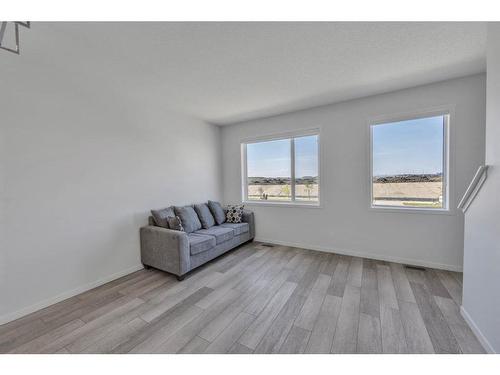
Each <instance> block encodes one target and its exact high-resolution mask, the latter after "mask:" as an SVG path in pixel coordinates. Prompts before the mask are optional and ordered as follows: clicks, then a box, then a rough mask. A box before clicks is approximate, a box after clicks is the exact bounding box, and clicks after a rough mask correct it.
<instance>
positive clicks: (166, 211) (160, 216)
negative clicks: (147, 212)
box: [151, 207, 175, 229]
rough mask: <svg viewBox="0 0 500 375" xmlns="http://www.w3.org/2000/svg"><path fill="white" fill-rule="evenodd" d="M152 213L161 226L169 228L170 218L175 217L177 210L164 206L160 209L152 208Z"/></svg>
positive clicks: (157, 223)
mask: <svg viewBox="0 0 500 375" xmlns="http://www.w3.org/2000/svg"><path fill="white" fill-rule="evenodd" d="M151 215H153V219H154V221H155V223H156V225H158V226H159V227H163V228H167V229H169V228H170V227H169V226H168V218H169V217H174V216H175V212H174V208H173V207H167V208H162V209H160V210H151Z"/></svg>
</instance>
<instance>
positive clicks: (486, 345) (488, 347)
mask: <svg viewBox="0 0 500 375" xmlns="http://www.w3.org/2000/svg"><path fill="white" fill-rule="evenodd" d="M460 313H461V314H462V316H463V318H464V320H465V321H466V322H467V324H468V325H469V327H470V329H472V332H474V334H475V335H476V337H477V339H478V340H479V342H480V343H481V345H482V346H483V348H484V350H486V352H487V353H490V354H496V352H495V350H494V349H493V346H491V344H490V342H489V341H488V340H487V339H486V337H485V336H484V335H483V333H482V332H481V330H480V329H479V327H478V326H477V325H476V323H475V322H474V321H473V320H472V318H471V316H470V315H469V313H468V312H467V311H466V310H465V309H464V307H463V306H460Z"/></svg>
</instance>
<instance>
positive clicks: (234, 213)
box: [226, 204, 245, 223]
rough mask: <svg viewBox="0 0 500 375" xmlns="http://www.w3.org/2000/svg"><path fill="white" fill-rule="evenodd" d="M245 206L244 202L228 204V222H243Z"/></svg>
mask: <svg viewBox="0 0 500 375" xmlns="http://www.w3.org/2000/svg"><path fill="white" fill-rule="evenodd" d="M244 208H245V206H244V205H242V204H235V205H229V206H227V212H226V221H227V222H228V223H241V219H242V218H243V209H244Z"/></svg>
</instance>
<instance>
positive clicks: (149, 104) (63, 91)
mask: <svg viewBox="0 0 500 375" xmlns="http://www.w3.org/2000/svg"><path fill="white" fill-rule="evenodd" d="M2 58H3V59H4V60H3V62H4V63H5V61H7V59H12V60H11V61H12V64H10V65H8V64H7V63H6V65H7V67H6V68H5V65H4V68H5V69H4V70H3V72H4V73H2V76H1V77H0V78H1V79H2V85H1V87H2V89H1V90H0V113H1V120H0V121H1V123H0V125H1V128H0V141H1V146H2V147H1V155H0V156H1V164H0V178H1V184H0V193H1V198H2V199H1V206H0V208H1V210H2V211H1V219H2V221H3V222H2V233H0V234H1V235H2V238H1V240H2V242H1V243H0V245H1V254H0V255H1V256H0V262H1V264H0V276H1V280H0V285H1V288H2V289H1V290H0V292H1V293H2V294H1V298H0V301H1V303H0V324H1V323H2V322H5V321H7V320H11V319H13V318H16V317H19V316H20V315H23V314H25V313H28V312H31V311H33V310H35V309H37V308H40V307H43V306H45V305H47V304H50V303H52V302H55V301H57V300H59V299H61V298H63V297H68V296H70V295H72V294H75V293H76V292H79V291H82V290H85V289H88V288H90V287H92V286H95V285H96V284H97V283H99V282H102V281H104V280H109V279H111V278H114V277H116V276H118V275H121V274H124V273H129V272H131V271H133V270H136V269H138V268H139V267H140V266H141V265H140V254H139V227H140V226H141V225H144V224H145V223H147V216H148V212H149V209H151V208H160V207H163V206H167V205H170V204H179V205H180V204H187V203H193V202H199V201H205V200H207V199H208V198H211V199H217V198H219V199H220V197H221V168H220V159H221V153H220V130H219V128H218V127H216V126H213V125H209V124H206V123H204V122H202V121H200V120H197V119H193V118H189V117H186V116H183V115H180V114H176V113H173V112H170V111H168V110H166V109H165V103H162V100H161V98H158V101H157V102H155V101H154V98H151V97H148V96H147V95H144V97H143V100H137V98H140V97H141V93H140V92H139V93H138V92H135V93H134V98H135V99H136V100H133V101H132V100H128V99H127V98H128V97H127V96H126V95H121V94H120V93H117V92H114V91H113V90H112V88H109V87H106V86H105V85H104V84H103V85H101V86H99V85H97V86H95V84H96V82H95V81H93V82H92V83H91V84H88V85H83V84H82V80H74V79H72V77H71V76H70V75H65V74H66V73H65V72H60V71H57V70H56V69H54V68H51V67H50V66H49V65H42V66H37V65H30V64H28V63H26V59H23V56H22V55H21V56H19V57H18V56H14V57H10V55H8V54H7V55H2ZM16 58H17V60H14V59H16ZM0 71H1V70H0ZM75 82H76V83H75Z"/></svg>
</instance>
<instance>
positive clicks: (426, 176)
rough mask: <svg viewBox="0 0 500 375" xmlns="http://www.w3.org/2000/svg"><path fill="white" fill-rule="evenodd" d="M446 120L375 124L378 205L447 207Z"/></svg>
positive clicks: (374, 184)
mask: <svg viewBox="0 0 500 375" xmlns="http://www.w3.org/2000/svg"><path fill="white" fill-rule="evenodd" d="M444 119H445V116H435V117H428V118H421V119H415V120H407V121H400V122H392V123H387V124H381V125H374V126H372V152H373V154H372V168H373V169H372V197H373V202H372V204H373V205H374V206H398V207H417V208H443V207H445V197H444V183H443V179H444V176H443V172H444V168H443V165H444V161H443V155H444Z"/></svg>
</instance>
